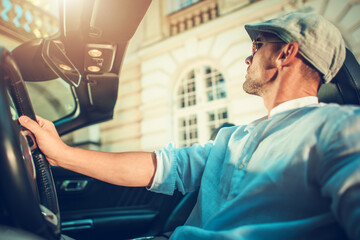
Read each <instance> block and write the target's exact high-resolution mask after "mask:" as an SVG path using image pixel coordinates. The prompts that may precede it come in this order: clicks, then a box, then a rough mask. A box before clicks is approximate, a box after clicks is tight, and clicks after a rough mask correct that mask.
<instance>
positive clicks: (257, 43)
mask: <svg viewBox="0 0 360 240" xmlns="http://www.w3.org/2000/svg"><path fill="white" fill-rule="evenodd" d="M263 43H284V42H283V41H280V40H268V41H255V40H253V42H252V56H253V57H254V55H255V53H256V52H257V51H258V50H259V48H260V47H261V46H262V44H263Z"/></svg>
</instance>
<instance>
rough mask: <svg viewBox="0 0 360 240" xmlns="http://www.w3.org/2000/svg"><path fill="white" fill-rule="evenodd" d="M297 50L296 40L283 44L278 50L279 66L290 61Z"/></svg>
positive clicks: (294, 56)
mask: <svg viewBox="0 0 360 240" xmlns="http://www.w3.org/2000/svg"><path fill="white" fill-rule="evenodd" d="M298 52H299V44H298V43H297V42H289V43H288V44H286V45H284V46H283V47H282V48H281V49H280V52H279V55H278V58H277V63H278V65H279V66H286V65H288V64H289V63H291V62H292V61H293V60H294V59H295V58H296V55H297V54H298Z"/></svg>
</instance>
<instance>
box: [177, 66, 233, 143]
mask: <svg viewBox="0 0 360 240" xmlns="http://www.w3.org/2000/svg"><path fill="white" fill-rule="evenodd" d="M206 66H209V67H210V68H211V69H213V70H216V71H217V72H218V73H220V74H221V75H222V77H223V79H224V88H225V92H226V96H225V98H221V99H216V98H215V99H214V100H212V101H208V100H207V93H206V90H207V89H206V84H205V81H206V80H205V76H206V75H205V74H203V73H201V69H203V68H205V67H206ZM192 70H194V73H195V84H196V91H195V95H196V103H197V104H196V105H194V106H188V107H184V108H179V104H178V99H179V98H180V97H179V96H178V94H179V89H180V87H181V86H182V85H184V84H183V82H184V79H185V78H186V76H187V74H189V73H190V72H191V71H192ZM203 71H204V72H205V70H203ZM178 76H180V77H179V78H177V79H176V82H175V86H174V91H173V92H174V95H173V96H174V97H173V103H174V104H173V111H174V119H173V126H174V128H173V132H174V134H173V136H174V141H175V143H176V144H177V146H179V147H183V146H184V145H183V144H182V143H183V142H184V141H181V140H180V135H181V133H180V131H181V130H182V129H181V128H180V126H179V125H180V123H179V121H180V119H181V118H188V117H189V116H191V115H194V114H195V115H196V116H197V129H198V131H197V136H198V138H197V141H196V142H198V143H200V144H204V143H206V142H207V141H208V140H209V138H210V136H211V133H209V125H210V124H209V122H208V113H209V112H211V111H212V112H217V111H219V110H220V109H224V108H226V110H227V117H228V118H227V120H226V121H225V122H229V121H230V119H231V117H230V116H231V114H230V111H229V107H228V103H229V98H228V93H229V91H228V89H229V88H228V86H227V85H228V82H227V81H226V79H228V78H227V77H226V75H225V74H224V71H222V69H221V67H219V66H217V65H216V64H214V63H211V62H209V61H201V62H198V63H196V64H191V65H189V66H188V67H187V68H184V70H182V71H181V74H179V75H178ZM185 81H186V80H185ZM185 106H186V104H185ZM215 122H216V123H217V124H219V125H221V124H222V123H223V122H224V121H218V120H216V121H215ZM201 123H203V124H201ZM216 127H218V126H216ZM186 142H192V141H191V140H190V141H189V140H188V139H187V140H186ZM187 146H189V145H187Z"/></svg>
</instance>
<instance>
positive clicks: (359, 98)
mask: <svg viewBox="0 0 360 240" xmlns="http://www.w3.org/2000/svg"><path fill="white" fill-rule="evenodd" d="M318 97H319V101H320V102H325V103H338V104H353V105H360V65H359V63H358V61H357V60H356V58H355V56H354V55H353V54H352V52H351V51H350V50H349V49H346V58H345V62H344V64H343V66H342V67H341V69H340V70H339V72H338V73H337V75H336V76H335V77H334V78H333V79H332V80H331V81H330V83H327V84H322V85H321V87H320V89H319V91H318Z"/></svg>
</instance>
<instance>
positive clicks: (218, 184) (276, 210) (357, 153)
mask: <svg viewBox="0 0 360 240" xmlns="http://www.w3.org/2000/svg"><path fill="white" fill-rule="evenodd" d="M316 101H317V99H316ZM156 156H157V170H156V174H155V176H154V180H153V184H152V186H151V188H150V190H152V191H155V192H160V193H165V194H172V193H173V192H174V190H175V189H178V190H179V191H181V192H183V193H186V192H189V191H193V190H195V189H196V188H197V187H198V186H200V191H199V196H198V200H197V203H196V205H195V207H194V209H193V211H192V213H191V214H190V216H189V218H188V220H187V222H186V223H185V225H184V226H181V227H178V228H177V229H176V230H175V231H174V233H173V235H172V237H171V239H247V240H248V239H286V240H288V239H346V238H347V237H346V236H348V237H350V238H351V239H360V108H358V107H350V106H346V107H344V106H339V105H336V104H318V103H316V102H314V99H310V98H306V99H296V100H292V101H290V102H286V103H283V104H281V105H279V106H278V107H277V108H274V109H273V111H272V112H271V114H270V117H269V119H268V118H262V119H260V120H257V121H254V122H252V123H251V124H249V125H247V126H236V127H230V128H224V129H222V130H221V131H220V132H219V134H218V136H217V138H216V139H215V141H214V142H212V141H210V142H208V143H207V144H205V145H203V146H201V145H199V144H195V145H193V146H192V147H185V148H179V149H178V148H176V147H175V146H174V144H169V145H168V146H167V147H165V148H163V149H161V150H159V151H156Z"/></svg>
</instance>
